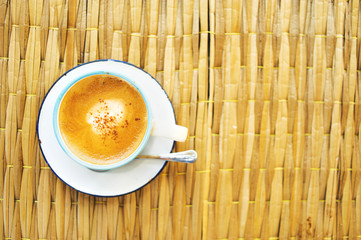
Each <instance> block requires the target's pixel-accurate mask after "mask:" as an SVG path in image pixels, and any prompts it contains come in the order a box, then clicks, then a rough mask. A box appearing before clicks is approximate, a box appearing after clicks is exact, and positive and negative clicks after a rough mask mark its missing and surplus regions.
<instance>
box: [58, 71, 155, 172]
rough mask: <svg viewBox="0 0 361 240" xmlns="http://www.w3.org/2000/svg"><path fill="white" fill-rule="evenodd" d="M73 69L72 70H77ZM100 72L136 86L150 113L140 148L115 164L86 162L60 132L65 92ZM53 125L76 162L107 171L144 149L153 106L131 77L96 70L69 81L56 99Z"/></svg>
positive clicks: (66, 150) (149, 128)
mask: <svg viewBox="0 0 361 240" xmlns="http://www.w3.org/2000/svg"><path fill="white" fill-rule="evenodd" d="M75 69H76V68H74V69H71V70H70V71H72V70H75ZM100 74H106V75H113V76H117V77H120V78H122V79H123V80H125V81H127V82H128V83H129V84H131V85H132V86H134V87H135V88H136V89H137V90H138V92H139V93H140V94H141V96H142V97H143V100H144V102H145V105H146V108H147V113H148V114H147V115H148V123H147V130H146V132H145V135H144V137H143V140H142V142H141V143H140V145H139V146H138V148H137V149H136V150H135V151H134V152H133V153H132V154H131V155H129V156H128V157H127V158H125V159H123V160H121V161H119V162H116V163H113V164H108V165H97V164H93V163H89V162H86V161H84V160H82V159H80V158H79V157H77V156H76V155H75V154H73V153H72V152H71V151H70V150H69V149H68V147H67V146H66V143H65V142H64V140H63V138H62V136H61V133H60V129H59V107H60V104H61V102H62V100H63V98H64V96H65V94H66V93H67V92H68V91H69V89H70V88H71V87H72V86H73V85H74V84H76V83H77V82H79V81H80V80H82V79H84V78H86V77H89V76H93V75H100ZM53 127H54V133H55V136H56V139H57V141H58V143H59V145H60V146H61V148H62V149H63V151H64V152H65V153H66V154H67V155H68V156H69V157H70V158H71V159H72V160H74V161H75V162H77V163H78V164H80V165H82V166H84V167H87V168H89V169H93V170H98V171H106V170H111V169H114V168H118V167H121V166H123V165H125V164H127V163H129V162H131V161H132V160H133V159H135V158H136V157H137V156H138V155H139V153H140V152H141V151H142V150H143V148H144V147H145V145H146V143H147V141H148V139H149V137H150V133H151V129H152V112H151V108H150V106H149V101H148V99H147V97H146V96H145V95H144V93H143V92H142V91H141V89H140V88H139V86H138V85H137V84H136V83H135V82H134V81H132V80H130V79H129V78H127V77H125V76H124V75H122V74H120V73H119V72H113V71H94V72H87V73H86V74H84V75H82V76H80V77H77V78H75V79H71V81H70V82H69V83H68V85H67V86H66V87H65V88H64V89H62V90H61V92H60V94H59V96H58V98H57V99H56V102H55V106H54V112H53Z"/></svg>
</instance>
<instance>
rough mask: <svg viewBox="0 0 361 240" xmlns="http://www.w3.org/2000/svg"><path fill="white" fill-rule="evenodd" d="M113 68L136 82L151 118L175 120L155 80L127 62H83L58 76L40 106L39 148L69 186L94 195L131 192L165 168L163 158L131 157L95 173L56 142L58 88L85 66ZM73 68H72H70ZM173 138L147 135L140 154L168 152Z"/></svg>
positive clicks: (61, 87) (107, 195) (168, 101)
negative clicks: (71, 157) (143, 95)
mask: <svg viewBox="0 0 361 240" xmlns="http://www.w3.org/2000/svg"><path fill="white" fill-rule="evenodd" d="M114 68H116V69H117V71H121V72H122V74H123V73H124V76H125V77H126V78H128V79H132V80H134V82H136V83H137V85H140V86H144V89H143V88H142V91H143V93H144V94H145V95H147V99H149V100H150V105H151V109H152V113H153V119H154V120H155V121H156V120H157V119H158V120H162V122H164V121H165V120H167V121H170V123H175V115H174V110H173V107H172V103H171V102H170V100H169V98H168V96H167V94H166V93H165V91H164V90H163V88H162V87H161V86H160V85H159V83H158V82H157V81H156V80H155V79H154V78H153V77H152V76H151V75H149V74H148V73H146V72H145V71H143V70H142V69H140V68H137V67H135V66H133V65H131V64H129V63H126V62H121V61H116V60H98V61H94V62H88V63H84V64H82V65H79V66H77V67H75V68H73V69H72V70H69V71H68V72H66V73H65V74H64V75H62V76H61V77H60V78H59V79H58V80H57V81H56V82H55V83H54V85H53V86H52V87H51V88H50V90H49V92H48V93H47V95H46V96H45V98H44V101H43V103H42V105H41V108H40V112H39V118H38V126H37V127H38V129H37V132H38V137H39V143H40V149H41V151H42V153H43V156H44V158H45V161H46V162H47V163H48V165H49V167H50V168H51V170H52V171H53V172H54V173H55V175H56V176H58V177H59V178H60V179H61V180H62V181H63V182H64V183H65V184H67V185H69V186H70V187H72V188H74V189H76V190H78V191H80V192H83V193H86V194H90V195H95V196H102V197H114V196H120V195H124V194H128V193H131V192H134V191H136V190H138V189H140V188H142V187H143V186H145V185H146V184H147V183H149V182H150V181H152V180H153V179H154V178H155V177H156V176H157V175H158V174H159V173H160V172H161V171H162V169H163V168H164V167H165V165H166V164H167V162H166V161H161V160H143V159H135V160H133V161H131V162H130V163H128V164H126V165H124V166H122V167H119V168H117V169H113V170H110V171H104V172H96V171H93V170H90V169H88V168H86V167H83V166H81V165H79V164H78V163H76V162H75V161H73V160H72V159H70V158H69V157H68V155H67V154H66V153H65V152H64V151H63V150H62V148H61V147H60V145H59V144H58V142H57V140H56V137H55V133H54V128H53V124H52V123H53V115H54V114H53V111H54V110H53V109H54V105H55V101H56V99H57V97H58V95H59V93H60V91H61V90H62V89H63V88H64V87H65V86H66V85H67V84H68V82H69V79H70V78H74V77H76V76H77V74H78V73H79V72H80V73H81V72H83V73H84V71H87V70H89V69H92V70H94V69H101V70H102V71H107V70H108V69H114ZM74 69H76V71H73V70H74ZM173 145H174V141H173V140H169V139H166V138H161V137H153V136H151V137H150V138H149V140H148V142H147V144H146V146H145V147H144V149H143V151H142V152H141V154H143V155H147V154H149V155H155V154H161V153H169V152H171V151H172V149H173Z"/></svg>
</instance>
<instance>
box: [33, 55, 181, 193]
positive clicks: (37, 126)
mask: <svg viewBox="0 0 361 240" xmlns="http://www.w3.org/2000/svg"><path fill="white" fill-rule="evenodd" d="M107 61H113V62H119V63H124V64H127V65H130V66H132V67H135V68H137V69H138V70H141V71H143V72H144V73H146V74H147V75H149V76H150V77H151V79H153V80H154V82H156V83H157V84H158V85H159V86H160V88H161V90H162V91H163V92H164V93H165V96H166V97H167V99H168V101H169V102H170V105H171V107H172V110H173V115H174V120H175V123H176V124H177V120H176V117H175V111H174V107H173V104H172V101H171V100H170V98H169V96H168V94H167V92H166V91H165V90H164V88H163V87H162V85H161V84H160V83H159V82H158V81H157V80H156V79H155V78H154V77H153V76H152V75H151V74H150V73H148V72H146V71H145V70H144V69H142V68H140V67H137V66H135V65H134V64H131V63H129V62H125V61H121V60H116V59H98V60H94V61H90V62H86V63H82V64H79V65H76V66H75V67H73V68H71V69H69V70H68V71H66V72H65V73H63V74H62V75H61V76H59V77H58V79H57V80H56V81H55V82H54V83H53V84H52V85H51V87H50V88H49V90H48V91H47V92H46V94H45V95H44V98H43V100H42V102H41V105H40V108H39V112H38V118H37V121H36V135H37V137H38V140H39V141H38V144H39V149H40V152H41V154H42V155H43V158H44V160H45V162H46V164H47V165H48V167H49V168H50V170H51V171H52V172H53V173H54V174H55V176H57V178H59V179H60V180H61V181H62V182H63V183H64V184H65V185H67V186H69V187H71V188H72V189H75V190H76V191H78V192H81V193H83V194H87V195H90V196H94V197H103V198H111V197H120V196H125V195H128V194H131V193H134V192H136V191H138V190H140V189H142V188H143V187H145V186H146V185H148V184H149V183H151V182H152V181H153V180H154V179H155V178H156V177H158V176H159V174H160V173H161V172H162V171H163V169H164V168H165V167H166V166H167V164H168V162H167V161H165V162H164V164H163V166H162V168H161V169H160V170H159V171H158V173H157V174H155V175H154V177H153V178H151V179H150V180H149V181H148V182H146V183H144V185H142V186H140V187H139V188H137V189H135V190H133V191H130V192H127V193H123V194H117V195H97V194H91V193H87V192H84V191H82V190H79V189H77V188H75V187H73V186H71V185H70V183H67V182H65V181H64V180H63V179H62V178H61V177H59V175H58V174H57V173H56V172H55V171H54V170H53V168H52V167H51V165H50V164H49V162H48V160H47V159H46V157H45V155H44V152H43V149H42V147H41V140H40V138H39V120H40V113H41V111H42V108H43V104H44V102H45V100H46V98H47V96H48V94H49V93H50V92H51V90H52V88H53V87H54V86H55V85H56V84H57V82H58V81H59V80H60V79H62V78H63V77H64V76H65V75H66V74H68V73H69V72H70V71H72V70H74V69H76V68H78V67H81V66H83V65H86V64H90V63H95V62H107ZM174 147H175V141H173V145H172V148H171V150H170V152H172V151H173V150H174ZM83 167H84V166H83Z"/></svg>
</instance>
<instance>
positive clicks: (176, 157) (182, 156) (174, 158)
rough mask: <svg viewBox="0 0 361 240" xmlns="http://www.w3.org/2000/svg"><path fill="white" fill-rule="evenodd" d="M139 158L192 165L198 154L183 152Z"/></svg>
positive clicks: (190, 151) (192, 151) (141, 156)
mask: <svg viewBox="0 0 361 240" xmlns="http://www.w3.org/2000/svg"><path fill="white" fill-rule="evenodd" d="M137 158H150V159H160V160H166V161H170V162H183V163H192V162H194V161H196V160H197V152H196V151H194V150H188V151H183V152H176V153H166V154H160V155H158V156H151V155H139V156H138V157H137Z"/></svg>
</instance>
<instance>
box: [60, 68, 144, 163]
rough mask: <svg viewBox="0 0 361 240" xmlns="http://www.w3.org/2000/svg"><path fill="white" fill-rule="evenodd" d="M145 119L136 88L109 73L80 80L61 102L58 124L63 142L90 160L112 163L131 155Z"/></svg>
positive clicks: (139, 95)
mask: <svg viewBox="0 0 361 240" xmlns="http://www.w3.org/2000/svg"><path fill="white" fill-rule="evenodd" d="M147 121H148V117H147V108H146V105H145V102H144V100H143V97H142V96H141V94H140V93H139V92H138V90H137V89H136V88H135V87H133V86H132V85H131V84H129V83H128V82H126V81H125V80H123V79H121V78H119V77H116V76H111V75H93V76H89V77H86V78H84V79H82V80H80V81H79V82H77V83H76V84H74V85H73V86H72V87H71V88H70V89H69V90H68V92H67V93H66V94H65V96H64V98H63V100H62V102H61V104H60V112H59V128H60V132H61V135H62V137H63V139H64V141H65V144H66V145H67V147H68V148H69V149H70V151H71V152H72V153H73V154H74V155H76V156H77V157H79V158H80V159H82V160H84V161H87V162H90V163H93V164H99V165H104V164H112V163H116V162H119V161H121V160H124V159H125V158H127V157H128V156H129V155H131V154H132V153H133V152H134V151H135V149H137V148H138V146H139V145H140V143H141V142H142V140H143V138H144V135H145V132H146V128H147Z"/></svg>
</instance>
